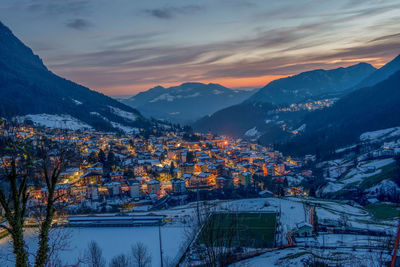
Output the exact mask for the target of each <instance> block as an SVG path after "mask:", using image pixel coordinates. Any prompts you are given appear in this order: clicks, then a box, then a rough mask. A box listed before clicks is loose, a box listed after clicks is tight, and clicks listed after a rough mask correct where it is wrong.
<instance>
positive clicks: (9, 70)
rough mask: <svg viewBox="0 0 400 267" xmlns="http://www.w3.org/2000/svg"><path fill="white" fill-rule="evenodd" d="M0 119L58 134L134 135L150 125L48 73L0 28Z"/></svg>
mask: <svg viewBox="0 0 400 267" xmlns="http://www.w3.org/2000/svg"><path fill="white" fill-rule="evenodd" d="M0 98H1V105H0V116H2V117H6V118H13V117H16V116H18V118H19V119H26V120H31V121H33V122H34V123H38V124H42V125H47V126H49V125H50V124H52V125H53V126H56V125H58V126H60V127H61V128H69V126H71V127H72V128H75V129H76V128H82V129H84V128H92V129H96V130H103V131H122V132H130V133H132V132H135V131H137V130H138V128H143V127H148V126H150V125H151V122H150V121H149V120H147V119H145V118H144V117H143V116H142V115H141V114H140V113H139V112H138V111H137V110H135V109H133V108H132V107H128V106H126V105H124V104H122V103H120V102H118V101H116V100H114V99H112V98H110V97H107V96H105V95H103V94H100V93H98V92H95V91H92V90H90V89H88V88H86V87H84V86H81V85H79V84H76V83H74V82H72V81H69V80H66V79H64V78H61V77H59V76H57V75H55V74H54V73H52V72H51V71H49V70H48V69H47V68H46V66H45V65H44V64H43V62H42V60H41V59H40V58H39V57H38V56H37V55H35V54H33V52H32V50H31V49H30V48H29V47H27V46H25V45H24V44H23V43H22V42H21V41H20V40H19V39H18V38H17V37H15V36H14V35H13V33H12V32H11V31H10V30H9V29H8V28H7V27H6V26H5V25H3V24H2V23H1V22H0Z"/></svg>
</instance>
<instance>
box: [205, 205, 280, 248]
mask: <svg viewBox="0 0 400 267" xmlns="http://www.w3.org/2000/svg"><path fill="white" fill-rule="evenodd" d="M275 226H276V214H275V213H214V214H212V215H211V216H210V218H209V219H208V221H207V222H206V223H205V225H204V227H203V229H202V231H201V232H200V234H199V238H198V241H199V243H203V244H204V243H207V242H208V244H210V243H213V244H214V245H215V246H232V247H233V246H240V247H252V248H265V247H273V246H274V245H275Z"/></svg>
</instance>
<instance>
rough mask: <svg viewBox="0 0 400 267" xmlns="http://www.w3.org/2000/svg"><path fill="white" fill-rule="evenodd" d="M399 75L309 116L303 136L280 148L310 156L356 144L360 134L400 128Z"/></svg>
mask: <svg viewBox="0 0 400 267" xmlns="http://www.w3.org/2000/svg"><path fill="white" fill-rule="evenodd" d="M399 103H400V71H398V72H396V73H395V74H393V75H392V76H390V77H389V78H388V79H386V80H384V81H383V82H380V83H378V84H376V85H375V86H372V87H366V88H361V89H358V90H356V91H354V92H352V93H350V94H348V95H346V96H345V97H343V98H342V99H340V100H339V101H338V102H337V103H336V104H335V105H333V106H332V107H331V108H328V109H325V110H320V111H315V112H312V113H310V114H309V115H308V116H306V117H305V119H304V120H303V121H302V123H303V124H305V125H307V126H306V131H305V132H304V134H302V135H300V136H297V137H295V138H293V139H292V140H291V142H289V143H286V144H284V145H283V146H282V147H281V148H282V149H284V150H286V151H289V150H290V151H298V152H301V153H313V152H315V151H316V150H319V151H325V152H326V151H329V150H332V149H335V148H336V147H338V146H341V145H346V144H349V143H352V142H355V141H356V140H357V138H358V137H359V136H360V134H361V133H363V132H368V131H374V130H378V129H384V128H391V127H395V126H399V125H400V116H397V115H396V114H400V106H399Z"/></svg>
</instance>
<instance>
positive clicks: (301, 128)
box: [293, 124, 306, 132]
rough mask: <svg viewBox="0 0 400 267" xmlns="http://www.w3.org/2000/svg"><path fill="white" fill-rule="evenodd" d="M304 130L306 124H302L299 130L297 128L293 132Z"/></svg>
mask: <svg viewBox="0 0 400 267" xmlns="http://www.w3.org/2000/svg"><path fill="white" fill-rule="evenodd" d="M305 129H306V124H302V125H301V126H300V127H299V128H297V129H296V130H294V131H293V132H303V131H304V130H305Z"/></svg>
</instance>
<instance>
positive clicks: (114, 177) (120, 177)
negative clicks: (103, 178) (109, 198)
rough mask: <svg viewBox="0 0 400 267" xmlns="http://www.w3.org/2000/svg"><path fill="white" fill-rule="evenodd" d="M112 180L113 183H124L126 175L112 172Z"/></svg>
mask: <svg viewBox="0 0 400 267" xmlns="http://www.w3.org/2000/svg"><path fill="white" fill-rule="evenodd" d="M110 179H111V181H118V182H122V180H123V179H124V173H123V172H119V171H114V172H110Z"/></svg>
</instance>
